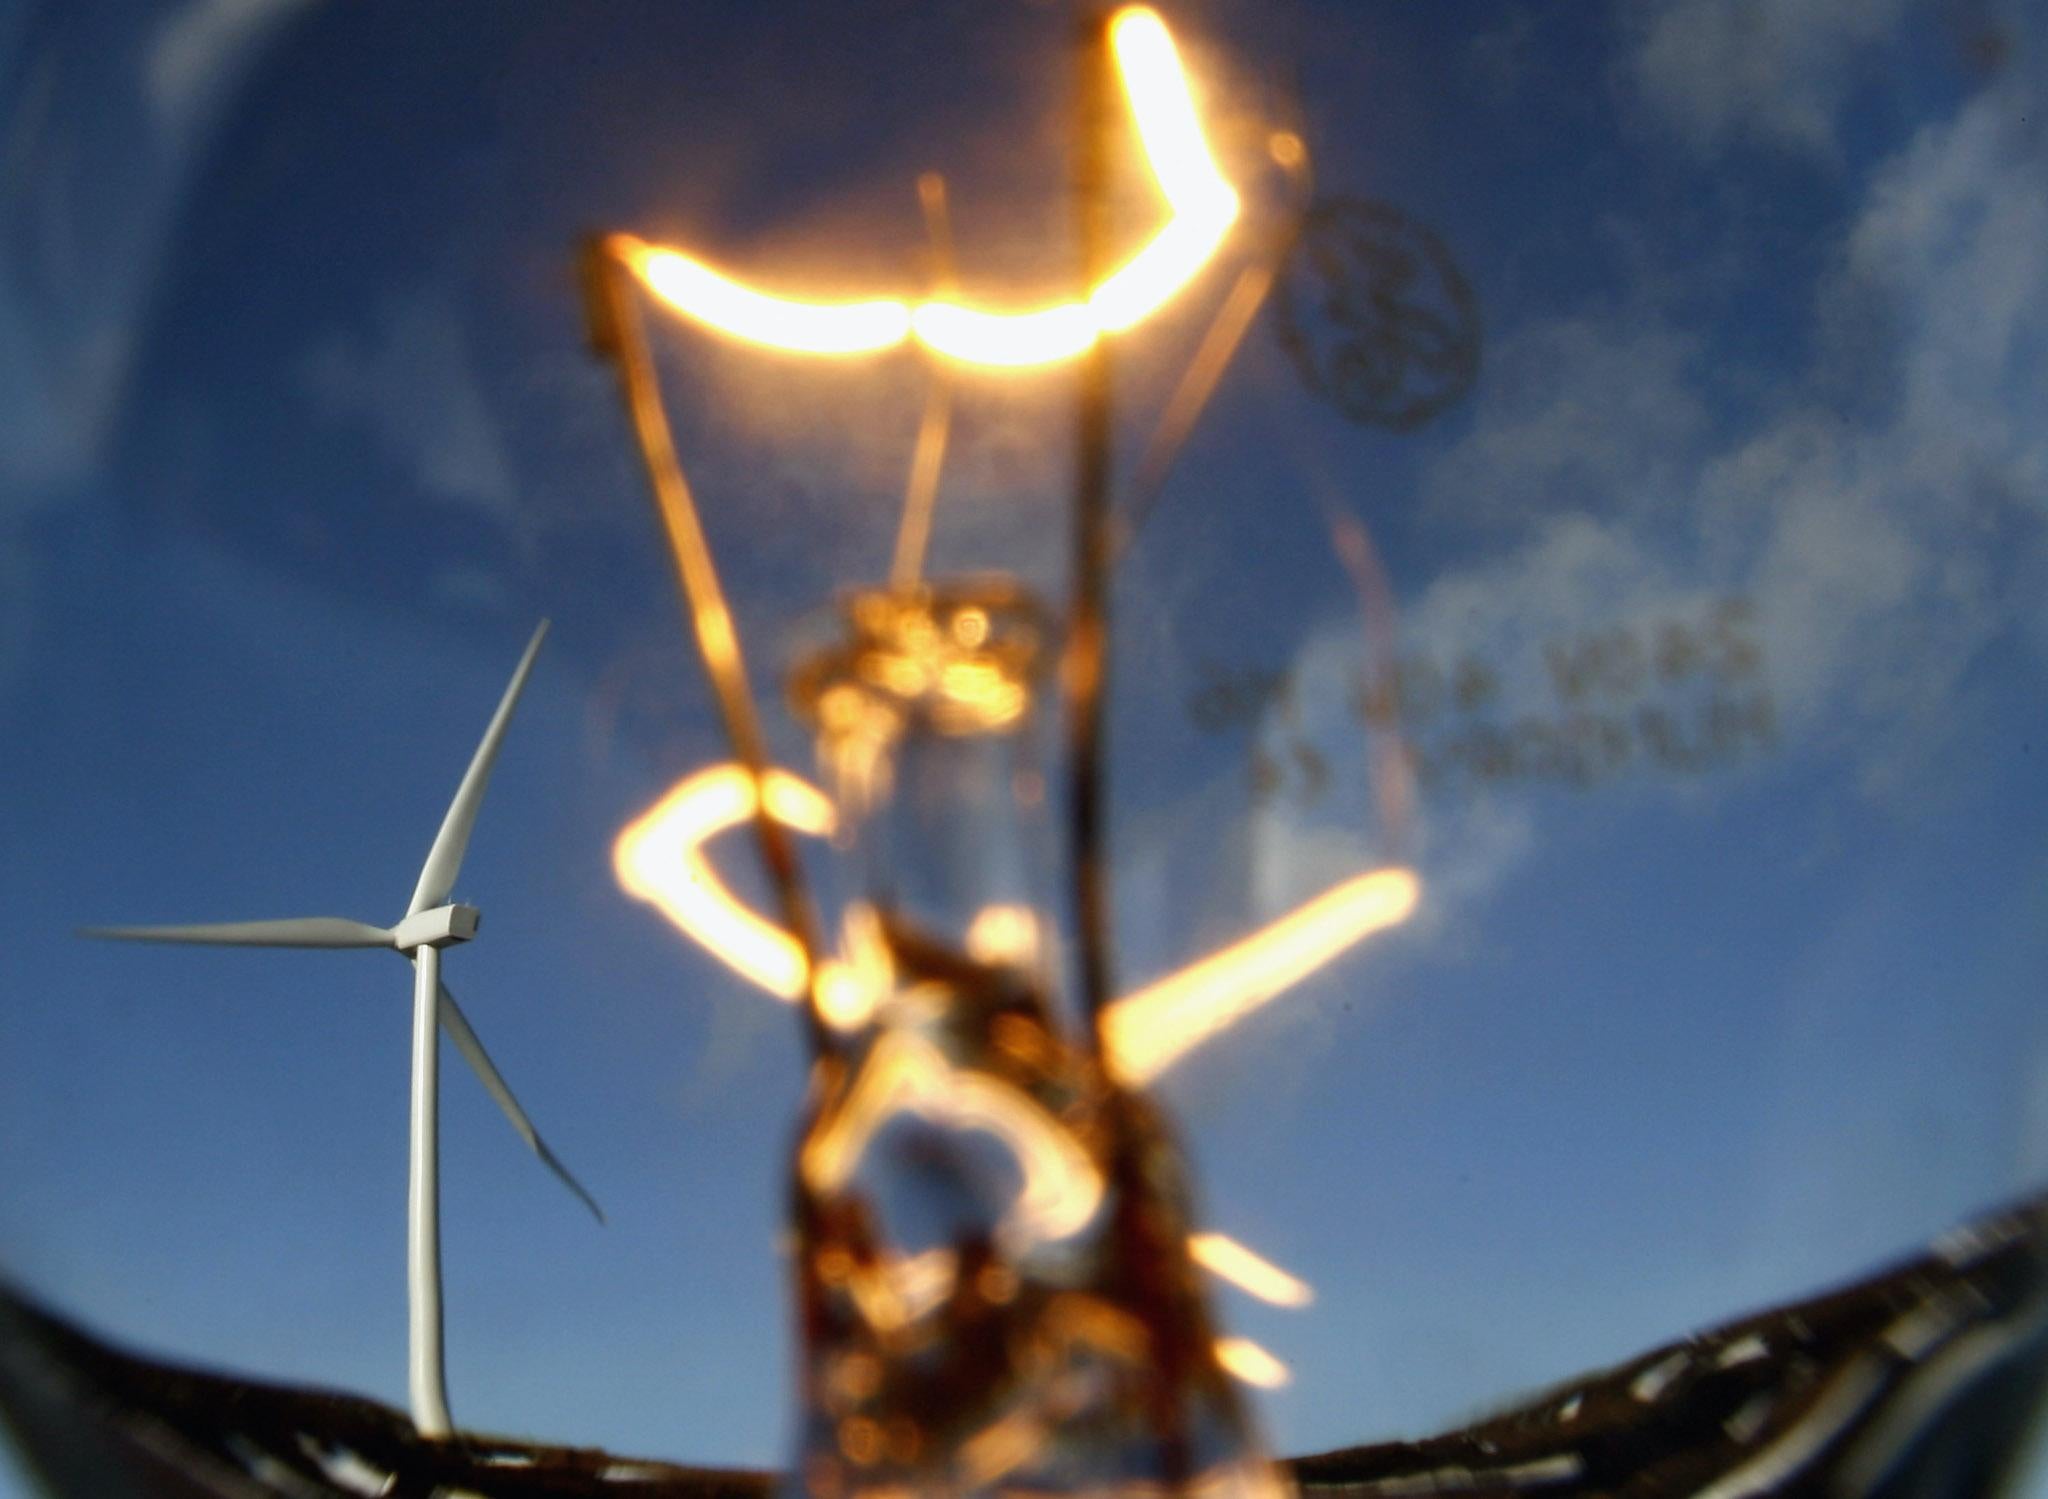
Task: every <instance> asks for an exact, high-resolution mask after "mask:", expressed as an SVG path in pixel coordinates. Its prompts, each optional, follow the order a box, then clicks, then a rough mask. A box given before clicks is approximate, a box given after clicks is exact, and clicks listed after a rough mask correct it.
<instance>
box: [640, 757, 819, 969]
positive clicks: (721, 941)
mask: <svg viewBox="0 0 2048 1499" xmlns="http://www.w3.org/2000/svg"><path fill="white" fill-rule="evenodd" d="M766 783H767V788H768V815H769V816H771V817H773V818H774V819H775V820H776V821H777V822H779V823H781V824H782V825H783V826H784V827H787V828H791V829H793V830H795V831H796V832H799V833H808V834H810V835H811V836H812V837H814V838H823V837H827V836H829V835H830V834H831V832H832V830H833V828H834V827H835V826H836V824H837V818H836V816H835V814H834V812H833V808H832V803H831V800H830V799H829V798H827V797H826V795H825V794H824V793H823V792H822V791H819V790H818V789H817V788H816V787H814V786H811V785H810V784H809V783H807V782H805V781H802V780H800V779H798V778H797V777H796V776H793V775H791V774H789V773H788V772H787V771H782V770H771V771H769V772H768V775H767V777H766ZM753 815H754V778H753V777H752V776H750V775H749V774H747V772H746V769H745V768H744V767H742V766H739V765H715V766H713V767H712V768H711V769H709V770H701V771H699V772H697V774H695V775H693V776H690V777H688V778H687V779H685V780H683V781H680V782H678V783H677V784H676V786H675V788H674V789H673V790H671V791H670V792H669V794H668V795H667V796H664V797H663V798H662V799H661V800H660V801H658V802H656V803H655V804H654V805H653V806H652V807H650V808H649V809H648V810H647V811H646V812H644V813H642V814H641V815H640V816H639V817H638V818H636V819H635V820H634V821H633V822H632V823H630V824H629V825H628V826H627V827H626V829H625V831H624V832H622V833H620V834H619V836H618V840H617V841H616V842H615V843H614V844H613V845H612V867H613V869H614V870H615V871H616V872H617V874H618V879H619V884H620V885H621V886H622V887H624V889H625V891H626V893H627V894H628V895H632V896H635V897H636V898H638V899H640V900H644V901H647V902H649V903H651V904H652V905H654V906H656V907H657V908H659V909H660V911H661V913H662V915H664V916H666V917H667V918H668V919H669V920H670V921H672V922H674V923H675V924H676V925H677V926H678V927H680V928H681V929H682V931H683V933H684V934H685V935H686V936H689V937H691V938H693V939H695V940H696V941H697V942H698V943H700V944H701V945H702V946H704V947H705V948H706V949H708V950H709V951H710V952H711V954H712V955H713V956H714V957H716V958H717V959H719V961H721V962H723V963H724V964H725V965H726V966H727V967H729V968H731V969H733V970H734V971H735V972H737V973H738V974H739V975H740V976H741V977H742V978H745V979H748V980H749V981H751V982H753V983H755V984H758V985H760V986H761V987H762V988H763V989H766V990H767V991H768V992H769V993H770V994H774V995H777V996H779V997H781V998H783V999H789V1000H794V999H800V998H802V997H803V993H804V989H805V987H806V985H807V984H808V982H809V980H810V972H809V968H808V966H807V965H806V964H805V962H804V954H803V949H802V948H801V947H799V946H798V945H797V941H796V939H795V938H794V937H792V936H790V935H789V933H788V932H786V931H784V930H783V929H782V928H781V927H779V926H777V925H776V924H775V923H773V922H771V921H768V920H766V919H765V918H763V917H761V916H758V915H756V914H755V913H754V912H752V911H750V910H748V909H747V908H746V906H744V905H742V904H741V903H740V901H739V900H738V899H737V898H735V897H734V895H733V893H732V892H731V891H730V890H728V889H727V888H726V885H725V882H724V881H723V880H721V879H719V877H718V875H717V874H716V872H714V871H713V869H712V868H711V863H710V861H709V860H708V859H706V858H705V856H704V845H705V844H706V843H707V842H709V841H710V840H711V839H712V838H713V837H715V836H716V835H718V834H719V833H722V832H724V831H725V830H726V829H727V828H730V827H733V826H736V825H737V824H739V823H742V822H745V821H746V820H747V819H748V818H749V817H752V816H753Z"/></svg>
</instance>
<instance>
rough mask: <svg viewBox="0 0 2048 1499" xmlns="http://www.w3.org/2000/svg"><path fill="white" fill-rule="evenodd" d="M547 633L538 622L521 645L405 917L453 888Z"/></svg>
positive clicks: (433, 903) (439, 900)
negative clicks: (501, 747) (500, 751)
mask: <svg viewBox="0 0 2048 1499" xmlns="http://www.w3.org/2000/svg"><path fill="white" fill-rule="evenodd" d="M547 633H548V622H547V621H546V620H542V621H541V622H540V628H539V629H537V630H535V631H534V632H533V639H532V640H530V641H528V642H527V644H526V654H525V655H523V656H521V657H520V658H519V665H518V666H516V667H514V668H513V670H512V681H511V683H510V684H509V685H508V686H507V687H506V688H505V695H504V696H503V697H502V698H500V699H498V711H497V712H496V713H493V714H492V715H491V722H490V726H489V727H488V728H486V729H485V730H484V737H483V742H482V743H481V744H479V745H478V746H477V747H476V755H475V757H474V758H472V759H471V760H470V762H469V769H468V770H466V771H464V772H463V773H462V784H461V785H459V786H457V787H456V788H455V800H454V801H452V802H450V803H449V804H448V815H447V816H446V817H444V818H442V819H441V831H440V832H438V833H436V834H435V835H434V846H433V847H432V848H430V849H428V850H427V862H426V863H425V864H423V865H422V866H421V867H420V882H419V884H418V886H417V887H415V889H414V890H413V892H412V904H411V905H410V906H408V907H406V911H405V914H406V915H408V916H411V915H414V914H415V913H417V912H420V911H424V910H427V909H428V908H430V907H432V906H438V905H440V904H441V903H442V902H444V901H446V900H447V899H448V892H449V891H451V890H453V889H454V888H455V875H456V872H457V871H458V870H460V869H461V868H462V855H463V853H464V852H465V851H466V850H467V849H468V847H469V830H470V829H471V828H473V827H475V826H476V812H477V808H478V807H480V806H482V805H483V800H484V788H485V787H486V786H488V785H489V784H490V780H491V766H492V765H494V764H496V763H497V759H498V746H499V745H501V744H503V743H504V742H505V729H506V727H507V726H508V725H509V724H510V723H511V722H512V710H513V709H514V708H515V707H517V706H518V704H519V694H520V693H521V692H522V691H523V690H524V689H525V687H526V678H527V676H528V674H529V673H531V672H532V670H533V658H534V657H535V656H536V655H538V654H539V653H540V643H541V641H542V640H544V639H545V638H546V637H547Z"/></svg>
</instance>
